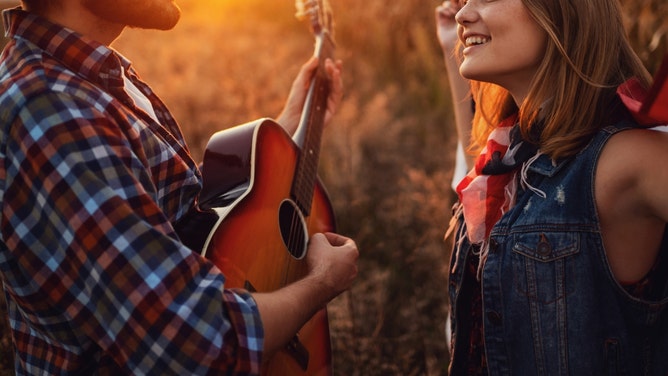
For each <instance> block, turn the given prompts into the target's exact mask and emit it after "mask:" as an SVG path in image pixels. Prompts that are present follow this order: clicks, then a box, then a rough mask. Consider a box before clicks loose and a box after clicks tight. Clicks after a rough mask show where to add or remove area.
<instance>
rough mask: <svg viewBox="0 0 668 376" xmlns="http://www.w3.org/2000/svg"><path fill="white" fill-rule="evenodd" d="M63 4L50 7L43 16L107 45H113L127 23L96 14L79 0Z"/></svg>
mask: <svg viewBox="0 0 668 376" xmlns="http://www.w3.org/2000/svg"><path fill="white" fill-rule="evenodd" d="M61 5H62V6H59V7H57V8H56V7H52V8H50V9H49V10H48V11H46V12H45V13H44V14H41V16H42V17H44V18H46V19H48V20H49V21H51V22H53V23H57V24H59V25H62V26H64V27H66V28H68V29H71V30H74V31H76V32H78V33H80V34H82V35H85V36H86V37H88V38H91V39H93V40H95V41H97V42H100V43H102V44H104V45H107V46H109V45H111V44H112V43H113V41H114V40H116V38H118V37H119V36H120V35H121V33H122V32H123V30H124V29H125V25H122V24H117V23H113V22H109V21H106V20H103V19H101V18H99V17H97V16H95V15H94V14H92V13H91V12H89V11H88V10H87V9H85V8H83V7H82V6H81V5H80V2H78V1H64V2H62V4H61Z"/></svg>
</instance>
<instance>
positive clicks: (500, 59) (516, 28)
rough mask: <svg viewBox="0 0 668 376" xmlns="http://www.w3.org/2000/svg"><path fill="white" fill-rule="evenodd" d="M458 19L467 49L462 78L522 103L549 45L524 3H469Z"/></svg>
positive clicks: (482, 0) (510, 0)
mask: <svg viewBox="0 0 668 376" xmlns="http://www.w3.org/2000/svg"><path fill="white" fill-rule="evenodd" d="M456 20H457V23H458V24H459V27H458V35H459V39H460V40H461V41H462V43H464V46H465V48H464V50H463V56H464V60H463V62H462V64H461V66H460V73H461V75H462V76H464V77H466V78H468V79H473V80H477V81H485V82H491V83H494V84H497V85H499V86H502V87H504V88H505V89H506V90H508V91H509V92H510V93H511V95H512V96H513V98H514V99H515V102H516V103H517V104H518V105H519V104H521V102H522V101H523V100H524V98H525V96H526V95H527V92H528V91H529V86H530V84H531V80H532V79H533V77H534V75H535V74H536V71H537V70H538V67H539V65H540V63H541V61H542V59H543V57H544V54H545V49H546V46H547V33H546V32H545V31H544V30H543V29H542V28H541V27H540V26H539V25H538V23H536V21H535V20H534V19H533V18H532V17H531V15H530V14H529V12H528V10H527V8H526V7H525V6H524V4H523V3H522V0H468V1H466V3H465V5H464V6H463V7H462V8H461V9H460V11H459V12H458V13H457V16H456Z"/></svg>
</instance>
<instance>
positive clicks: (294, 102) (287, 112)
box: [276, 56, 343, 136]
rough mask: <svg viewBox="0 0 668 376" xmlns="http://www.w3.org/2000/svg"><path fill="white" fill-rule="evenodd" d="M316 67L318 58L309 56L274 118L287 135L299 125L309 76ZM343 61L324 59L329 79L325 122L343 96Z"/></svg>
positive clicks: (330, 117)
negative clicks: (278, 113) (281, 107)
mask: <svg viewBox="0 0 668 376" xmlns="http://www.w3.org/2000/svg"><path fill="white" fill-rule="evenodd" d="M316 68H318V58H317V57H315V56H313V57H311V58H310V59H309V60H308V61H307V62H306V63H305V64H304V65H302V67H301V69H300V70H299V74H297V77H296V78H295V80H294V81H293V83H292V87H291V88H290V94H289V95H288V100H287V101H286V103H285V107H284V108H283V111H282V112H281V114H280V115H279V116H278V118H276V121H277V122H278V124H280V125H281V126H282V127H283V128H284V129H285V131H286V132H287V133H288V134H289V135H291V136H292V135H293V134H294V133H295V131H296V130H297V126H298V125H299V119H300V118H301V116H302V109H303V108H304V101H305V100H306V94H307V92H308V89H309V84H310V82H311V78H312V77H313V75H314V74H315V71H316ZM342 68H343V63H342V62H341V60H337V61H336V62H334V61H332V60H331V59H326V60H325V70H326V71H327V76H328V77H329V79H330V82H331V86H330V94H329V98H328V100H327V112H326V113H325V124H328V123H329V121H330V120H331V119H332V117H333V116H334V114H335V113H336V109H337V108H338V106H339V103H341V99H342V98H343V81H342V79H341V70H342Z"/></svg>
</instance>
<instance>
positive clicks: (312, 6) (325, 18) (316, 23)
mask: <svg viewBox="0 0 668 376" xmlns="http://www.w3.org/2000/svg"><path fill="white" fill-rule="evenodd" d="M295 5H296V7H297V14H296V15H295V16H296V17H297V18H298V19H299V20H306V21H308V22H309V23H310V26H311V30H312V31H313V33H314V34H316V35H319V34H321V33H327V34H330V37H332V36H333V34H334V17H333V15H332V7H331V5H330V4H329V1H328V0H295Z"/></svg>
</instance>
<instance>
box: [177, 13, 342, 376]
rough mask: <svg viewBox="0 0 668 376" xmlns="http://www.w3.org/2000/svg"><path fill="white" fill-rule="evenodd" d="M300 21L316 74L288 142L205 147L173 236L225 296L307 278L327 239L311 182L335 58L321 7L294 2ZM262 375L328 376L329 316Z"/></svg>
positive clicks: (252, 126) (330, 215)
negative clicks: (314, 244)
mask: <svg viewBox="0 0 668 376" xmlns="http://www.w3.org/2000/svg"><path fill="white" fill-rule="evenodd" d="M296 4H297V6H298V16H299V17H302V18H308V19H309V20H310V25H311V29H312V31H313V34H314V35H315V37H316V38H315V39H316V43H315V55H316V56H318V57H319V58H320V62H319V65H318V68H317V69H316V70H315V71H314V74H313V77H312V78H311V82H310V84H309V88H308V92H307V93H306V99H305V101H304V106H303V109H302V113H301V118H300V120H299V124H298V126H297V130H296V131H295V134H294V135H293V136H292V137H290V136H289V135H288V134H287V133H286V132H285V131H284V130H283V128H282V127H281V126H280V125H278V124H276V123H275V122H274V121H272V120H270V119H260V120H257V121H255V122H250V123H247V124H243V125H240V126H237V127H233V128H230V129H227V130H224V131H220V132H217V133H216V134H214V135H213V137H211V139H210V140H209V143H208V145H207V148H206V151H205V153H204V163H203V167H202V172H203V186H202V191H201V192H200V195H199V198H198V200H199V202H198V205H197V208H196V210H193V211H191V212H190V213H188V214H187V215H186V216H185V217H184V218H183V219H182V220H179V223H177V224H175V228H176V230H177V232H178V233H179V237H180V238H181V239H182V240H183V242H184V244H186V245H187V246H188V247H189V248H190V249H193V250H199V251H200V252H201V254H202V255H203V256H205V257H207V258H208V259H210V260H211V261H212V262H213V263H214V264H215V265H216V266H217V267H218V268H219V269H220V270H221V271H222V272H223V274H225V277H226V282H225V287H226V288H234V287H237V288H244V289H246V290H249V291H259V292H271V291H275V290H278V289H280V288H282V287H284V286H287V285H289V284H290V283H292V282H294V281H297V280H299V279H301V278H303V277H304V276H306V274H307V272H308V268H307V265H306V253H307V249H308V246H307V245H308V240H309V239H310V238H311V235H313V234H315V233H320V232H334V231H335V224H334V211H333V209H332V206H331V204H330V202H329V197H328V196H327V192H326V191H325V189H324V187H323V186H322V183H321V182H320V179H319V178H318V175H317V170H318V156H319V152H320V142H321V136H322V130H323V127H324V119H325V112H326V110H327V101H328V98H329V93H330V83H329V78H328V77H327V73H326V71H325V64H324V62H325V59H326V58H328V57H329V58H331V57H332V56H333V52H334V41H333V39H332V34H331V23H332V17H331V9H330V7H329V4H328V3H327V2H326V0H308V1H306V2H302V1H299V0H298V1H297V2H296ZM262 374H263V375H286V376H299V375H331V374H332V361H331V342H330V337H329V322H328V320H327V310H326V309H322V310H320V311H319V312H317V313H316V314H315V315H314V316H313V317H312V318H311V319H310V320H309V321H308V322H307V323H306V324H305V325H304V326H303V327H302V328H301V329H300V330H299V332H298V333H297V334H296V335H295V336H294V337H293V338H292V340H291V341H290V342H289V343H288V344H287V345H286V346H285V347H284V348H283V349H282V350H281V351H279V352H277V353H276V354H274V355H272V356H271V358H270V359H265V360H264V362H263V364H262Z"/></svg>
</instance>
